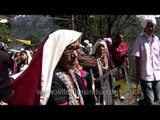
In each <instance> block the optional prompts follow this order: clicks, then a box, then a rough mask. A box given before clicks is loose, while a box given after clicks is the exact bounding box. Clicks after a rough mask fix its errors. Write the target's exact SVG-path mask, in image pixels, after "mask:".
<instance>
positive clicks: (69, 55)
mask: <svg viewBox="0 0 160 120" xmlns="http://www.w3.org/2000/svg"><path fill="white" fill-rule="evenodd" d="M79 49H80V40H77V41H75V42H74V43H72V44H70V45H68V46H67V47H66V49H65V51H64V52H63V54H62V57H61V58H60V61H59V63H58V65H59V66H60V67H61V68H63V69H64V70H69V69H73V68H74V67H75V65H76V64H77V61H78V60H77V57H78V53H77V51H78V50H79Z"/></svg>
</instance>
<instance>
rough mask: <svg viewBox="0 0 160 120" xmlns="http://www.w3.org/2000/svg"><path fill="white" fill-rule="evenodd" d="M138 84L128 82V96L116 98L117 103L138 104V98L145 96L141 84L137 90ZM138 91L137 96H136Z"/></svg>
mask: <svg viewBox="0 0 160 120" xmlns="http://www.w3.org/2000/svg"><path fill="white" fill-rule="evenodd" d="M136 88H137V87H136V84H134V83H127V84H126V96H125V99H124V100H120V99H119V98H115V99H114V103H115V105H138V103H137V99H141V98H142V97H143V95H142V91H141V89H140V86H139V85H138V89H137V91H136ZM136 93H137V96H136Z"/></svg>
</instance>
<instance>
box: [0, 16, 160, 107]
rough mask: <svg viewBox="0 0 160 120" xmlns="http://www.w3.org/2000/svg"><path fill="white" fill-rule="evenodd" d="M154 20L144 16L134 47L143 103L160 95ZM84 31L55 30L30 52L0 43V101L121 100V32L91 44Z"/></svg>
mask: <svg viewBox="0 0 160 120" xmlns="http://www.w3.org/2000/svg"><path fill="white" fill-rule="evenodd" d="M155 25H156V20H155V18H153V17H148V18H146V19H143V21H142V27H143V28H144V32H143V33H142V34H141V35H140V36H139V37H138V39H137V40H136V41H135V46H134V49H133V55H134V56H135V58H136V61H135V62H136V76H135V77H136V80H137V82H139V81H140V83H141V87H142V91H143V95H144V99H143V100H142V101H140V102H139V103H140V104H141V105H152V104H154V102H155V101H157V100H159V99H160V88H159V87H160V83H159V80H160V74H159V71H160V41H159V38H158V37H157V36H156V35H155V34H154V29H155ZM82 36H83V33H82V32H78V31H75V30H67V29H60V30H57V31H55V32H53V33H51V34H49V35H48V36H47V37H46V38H45V39H44V40H43V41H42V43H41V45H40V46H39V48H38V49H37V51H36V53H35V54H34V56H33V54H30V52H29V51H28V50H20V51H18V52H15V54H14V55H13V56H11V55H10V54H9V53H8V46H7V45H5V44H4V43H3V42H1V43H0V105H114V99H115V98H119V99H120V100H124V99H125V95H126V89H125V87H126V82H127V80H128V70H129V68H130V65H129V57H128V56H129V51H128V46H127V44H126V43H125V40H124V38H123V33H121V32H118V33H117V34H116V36H115V39H114V40H112V38H110V37H105V38H103V39H98V40H96V41H95V43H94V44H92V43H90V41H89V40H82ZM82 41H84V42H82ZM113 70H115V71H113Z"/></svg>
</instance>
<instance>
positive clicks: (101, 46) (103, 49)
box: [92, 39, 113, 105]
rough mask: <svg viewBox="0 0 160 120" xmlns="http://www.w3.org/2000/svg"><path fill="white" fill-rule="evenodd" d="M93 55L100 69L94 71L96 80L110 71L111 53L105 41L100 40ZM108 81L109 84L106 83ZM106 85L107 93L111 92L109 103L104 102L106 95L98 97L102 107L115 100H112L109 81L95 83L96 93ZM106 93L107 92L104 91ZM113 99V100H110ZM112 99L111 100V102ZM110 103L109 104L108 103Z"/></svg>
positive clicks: (108, 95) (94, 48)
mask: <svg viewBox="0 0 160 120" xmlns="http://www.w3.org/2000/svg"><path fill="white" fill-rule="evenodd" d="M92 55H93V56H95V57H96V59H97V64H98V67H97V69H93V70H92V71H93V75H94V77H95V78H98V77H100V76H102V75H104V74H105V73H107V70H109V61H108V60H109V51H108V47H107V44H106V42H105V41H104V40H102V39H99V40H98V41H97V42H96V43H95V44H94V46H93V49H92ZM106 79H108V77H106ZM106 81H107V82H106ZM104 85H106V86H105V87H107V88H106V90H107V92H110V93H109V94H107V97H108V98H107V99H108V100H107V101H106V100H104V96H105V95H104V94H103V96H102V95H101V93H100V95H97V97H98V100H99V102H100V103H101V104H102V105H106V104H110V105H111V104H113V100H111V99H112V97H111V96H112V93H111V92H112V91H111V83H109V82H108V80H105V81H103V80H100V81H98V82H96V81H95V91H99V92H100V91H102V86H104ZM104 92H106V91H104ZM110 98H111V99H110ZM109 99H110V100H109ZM107 102H108V103H107Z"/></svg>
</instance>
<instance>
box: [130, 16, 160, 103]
mask: <svg viewBox="0 0 160 120" xmlns="http://www.w3.org/2000/svg"><path fill="white" fill-rule="evenodd" d="M141 22H142V23H141V25H142V27H143V29H144V31H145V32H143V33H142V34H141V35H140V36H139V37H138V38H137V40H136V41H135V44H134V49H133V55H134V56H135V58H136V80H137V82H139V81H140V84H141V88H142V91H143V95H144V99H143V100H142V101H140V102H139V103H140V104H141V105H152V104H154V102H156V101H157V100H159V99H160V40H159V38H158V37H157V36H156V35H155V34H154V30H155V26H156V19H155V17H154V16H152V15H151V16H143V19H141Z"/></svg>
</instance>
